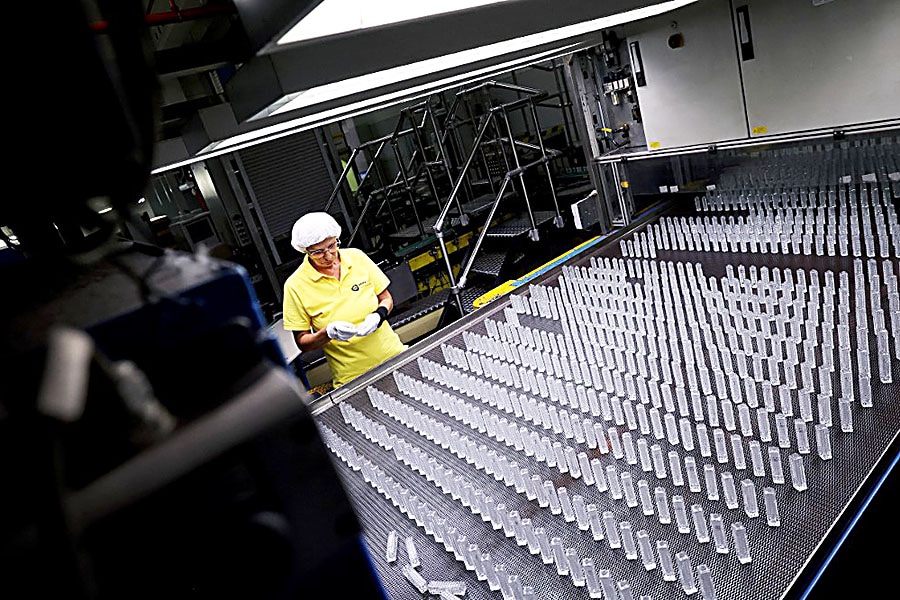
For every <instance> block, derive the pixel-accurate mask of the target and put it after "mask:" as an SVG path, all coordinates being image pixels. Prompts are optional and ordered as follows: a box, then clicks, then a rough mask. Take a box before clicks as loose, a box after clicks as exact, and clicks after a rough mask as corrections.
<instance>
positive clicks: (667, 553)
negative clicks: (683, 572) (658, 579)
mask: <svg viewBox="0 0 900 600" xmlns="http://www.w3.org/2000/svg"><path fill="white" fill-rule="evenodd" d="M656 554H657V556H659V568H660V571H662V575H663V581H675V579H676V577H677V576H676V574H675V563H674V561H673V560H672V551H671V550H670V549H669V542H668V541H666V540H657V541H656ZM604 591H605V590H604ZM608 597H609V598H615V596H608Z"/></svg>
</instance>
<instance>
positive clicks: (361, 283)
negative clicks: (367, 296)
mask: <svg viewBox="0 0 900 600" xmlns="http://www.w3.org/2000/svg"><path fill="white" fill-rule="evenodd" d="M367 283H369V282H368V281H360V282H359V283H354V284H353V285H352V286H351V287H350V289H351V290H353V291H354V292H358V291H359V290H360V288H362V287H363V286H364V285H366V284H367Z"/></svg>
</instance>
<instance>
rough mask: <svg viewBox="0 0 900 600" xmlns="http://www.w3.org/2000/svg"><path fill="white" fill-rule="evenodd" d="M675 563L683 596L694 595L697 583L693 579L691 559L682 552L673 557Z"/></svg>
mask: <svg viewBox="0 0 900 600" xmlns="http://www.w3.org/2000/svg"><path fill="white" fill-rule="evenodd" d="M675 562H676V564H677V566H678V579H679V580H680V581H681V589H683V590H684V593H685V594H688V595H691V594H696V593H697V583H696V580H695V579H694V569H693V567H692V566H691V558H690V557H689V556H688V555H687V553H686V552H684V551H682V552H679V553H678V554H676V555H675Z"/></svg>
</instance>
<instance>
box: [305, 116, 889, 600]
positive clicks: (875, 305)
mask: <svg viewBox="0 0 900 600" xmlns="http://www.w3.org/2000/svg"><path fill="white" fill-rule="evenodd" d="M897 132H898V130H896V129H895V130H893V131H890V132H887V133H884V134H875V135H873V136H864V137H860V138H856V139H852V140H849V141H846V142H837V143H835V142H831V143H824V144H821V145H816V146H813V145H812V144H792V145H787V146H782V147H776V148H771V147H770V148H767V149H760V148H753V149H750V150H746V151H735V152H733V153H731V154H730V155H729V156H727V157H725V156H723V157H721V164H722V168H721V170H720V171H719V172H718V175H717V177H716V179H715V180H714V181H709V182H708V185H709V188H708V189H707V190H706V191H704V192H702V193H698V194H696V195H695V196H694V198H693V200H692V201H691V202H689V203H678V202H676V203H669V204H665V205H661V206H660V207H659V208H658V209H657V210H655V211H652V212H650V213H648V214H647V215H646V216H644V217H643V218H641V219H638V220H637V221H635V222H634V223H633V224H632V225H631V226H630V227H628V228H626V229H623V230H621V231H620V232H618V233H617V234H615V235H612V236H610V237H609V238H608V239H606V240H605V241H606V243H605V244H599V245H597V246H594V247H592V248H589V249H588V250H586V251H585V252H583V253H580V254H577V255H573V256H571V257H570V258H569V259H568V260H566V261H565V262H563V263H561V264H559V265H556V266H555V267H553V268H552V269H550V270H548V271H547V272H545V273H543V274H542V275H541V276H540V277H537V278H535V279H533V280H532V281H530V282H529V283H528V284H527V285H522V286H521V287H520V288H519V289H517V290H514V291H513V292H512V293H511V294H509V295H507V296H505V297H502V298H498V299H496V300H494V301H493V302H491V303H489V304H488V305H487V306H485V307H484V308H482V309H480V310H478V311H476V312H475V313H474V314H471V315H469V316H467V317H465V318H463V319H462V320H461V321H459V322H458V323H456V324H454V325H452V326H449V327H447V328H446V329H445V330H442V331H441V332H440V333H439V334H437V335H435V336H433V337H432V338H431V339H429V340H428V341H427V343H422V344H420V345H419V346H418V347H416V348H414V349H413V351H411V352H410V353H407V354H405V355H402V356H400V357H397V358H395V359H393V360H392V361H391V362H390V363H389V364H387V365H385V366H384V367H382V368H379V369H377V370H376V371H375V372H372V373H371V374H370V375H368V376H363V377H362V378H361V380H360V381H358V382H356V383H354V384H351V385H349V386H347V388H346V389H341V390H340V391H339V392H334V393H332V394H331V395H330V397H329V396H326V397H324V398H322V399H320V400H319V401H317V403H316V404H315V405H314V412H315V413H316V415H317V420H318V423H319V427H320V429H321V430H322V431H323V432H324V436H325V439H326V441H327V443H328V445H329V447H330V449H331V451H332V452H333V454H334V455H335V457H336V458H337V459H339V460H340V461H341V468H342V477H343V478H344V480H345V481H347V485H348V488H349V489H350V490H351V496H352V497H353V498H354V502H355V503H356V504H357V506H359V507H361V508H362V507H365V510H364V511H361V513H360V514H361V519H362V521H363V528H364V530H365V532H366V537H367V539H368V540H369V546H370V547H371V548H372V549H373V556H374V558H375V563H376V565H377V567H378V570H379V572H380V573H381V576H382V579H383V580H384V581H385V582H386V585H388V588H389V591H390V594H391V595H392V597H394V598H418V597H421V593H422V589H424V588H422V589H418V588H417V586H420V587H421V586H427V585H428V584H429V583H432V585H435V584H434V583H433V581H438V582H441V581H447V580H449V581H454V582H456V585H457V590H462V589H465V597H468V598H493V597H499V596H502V597H504V598H534V597H537V596H538V595H546V594H548V593H550V594H552V595H553V597H559V598H587V597H591V598H601V597H602V598H610V599H616V598H621V599H625V598H639V597H640V598H654V599H656V600H659V599H669V598H683V597H700V598H703V599H704V600H712V599H715V598H719V599H725V598H760V599H770V598H771V599H782V598H813V597H815V598H827V597H834V594H840V593H847V594H850V593H854V594H860V595H864V596H869V595H871V596H872V597H877V596H878V595H879V592H878V591H877V590H880V589H882V586H883V585H884V584H883V577H884V575H883V573H882V571H880V569H889V568H890V567H889V564H890V559H889V558H888V556H887V555H884V554H881V553H879V552H878V551H877V550H876V548H877V547H880V546H879V544H881V543H886V544H889V542H888V540H890V539H893V537H894V536H895V535H896V532H897V526H896V524H895V519H893V515H892V510H891V509H890V506H891V501H890V497H889V496H888V498H887V499H881V500H880V504H881V506H882V508H881V509H880V510H876V509H875V508H874V506H877V505H878V504H879V502H878V501H875V499H876V498H878V497H879V496H878V493H879V490H880V489H881V488H882V487H885V488H892V489H896V473H895V472H894V471H895V465H896V463H897V461H898V458H900V441H898V440H900V435H898V434H900V421H898V416H897V411H896V410H895V403H896V401H897V388H896V386H897V383H896V382H897V377H898V361H900V305H898V295H897V294H898V291H897V290H898V288H897V279H898V276H900V261H898V249H900V222H898V220H897V212H896V202H897V200H900V185H898V184H900V182H898V181H896V180H897V177H896V169H897V166H898V165H897V162H896V161H897V157H898V156H900V152H898V150H900V139H898V137H897ZM798 161H803V162H808V163H809V164H810V165H813V164H828V165H830V166H831V167H833V168H831V169H829V170H827V171H824V172H819V171H816V170H815V169H809V170H805V169H802V168H798V167H799V164H798ZM859 165H863V168H862V169H858V168H857V166H859ZM762 173H765V174H766V180H765V183H761V184H757V183H755V182H757V181H758V180H759V177H760V175H761V174H762ZM886 482H887V483H886ZM884 493H888V494H889V493H890V492H884ZM870 507H871V510H872V512H871V513H870V512H869V511H868V510H867V508H870ZM861 519H862V520H863V521H864V522H865V521H866V520H868V523H869V525H868V535H869V536H871V537H863V538H860V537H859V536H858V534H859V532H858V531H854V525H856V524H857V522H858V521H859V520H861ZM398 539H399V542H400V543H399V549H397V547H396V546H394V544H395V543H396V542H397V540H398ZM832 563H838V564H839V565H840V566H833V565H832ZM409 565H412V567H415V569H414V570H415V573H412V572H411V571H410V566H409ZM417 575H418V576H417ZM423 581H424V583H423ZM434 589H437V588H434Z"/></svg>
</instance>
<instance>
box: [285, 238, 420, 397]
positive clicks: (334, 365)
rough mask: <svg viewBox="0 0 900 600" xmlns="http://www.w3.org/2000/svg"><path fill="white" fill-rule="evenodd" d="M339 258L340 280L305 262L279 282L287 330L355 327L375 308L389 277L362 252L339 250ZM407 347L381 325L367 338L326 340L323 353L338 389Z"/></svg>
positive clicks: (386, 326) (349, 249) (307, 261)
mask: <svg viewBox="0 0 900 600" xmlns="http://www.w3.org/2000/svg"><path fill="white" fill-rule="evenodd" d="M340 257H341V279H340V281H338V280H337V279H335V278H334V277H332V276H331V275H325V274H323V273H319V272H318V271H317V270H316V269H315V267H313V266H312V264H310V262H309V259H308V258H305V259H304V260H303V262H302V263H301V264H300V266H299V267H298V268H297V270H296V271H294V272H293V273H292V274H291V276H290V277H288V279H287V281H285V282H284V307H283V309H284V315H283V318H284V328H285V329H286V330H288V331H318V330H320V329H325V327H326V326H327V325H328V324H329V323H331V322H332V321H349V322H351V323H359V322H360V321H362V320H363V319H364V318H365V317H366V315H368V314H369V313H372V312H375V309H376V308H378V298H377V296H378V294H380V293H381V292H383V291H384V290H385V289H387V287H388V284H390V282H391V281H390V279H388V277H387V275H385V274H384V272H383V271H382V270H381V269H379V268H378V265H376V264H375V263H374V262H373V261H372V259H371V258H369V257H368V256H367V255H366V253H365V252H363V251H362V250H357V249H356V248H341V250H340ZM406 348H408V346H406V345H405V344H404V343H403V342H402V341H400V337H399V336H398V335H397V333H396V332H395V331H394V330H393V329H391V326H390V324H388V323H386V322H385V323H382V324H381V327H379V328H378V329H377V330H375V332H373V333H371V334H370V335H367V336H365V337H352V338H350V339H349V340H347V341H346V342H342V341H339V340H331V341H330V342H328V343H327V344H325V346H324V347H323V348H322V349H323V350H324V351H325V359H326V361H327V362H328V366H329V367H330V368H331V373H332V375H333V381H334V386H335V387H338V386H341V385H343V384H345V383H347V382H348V381H350V380H351V379H353V378H354V377H356V376H358V375H362V374H363V373H365V372H366V371H368V370H369V369H371V368H373V367H375V366H377V365H379V364H381V363H382V362H384V361H386V360H387V359H389V358H391V357H392V356H396V355H397V354H399V353H400V352H403V350H405V349H406Z"/></svg>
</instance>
